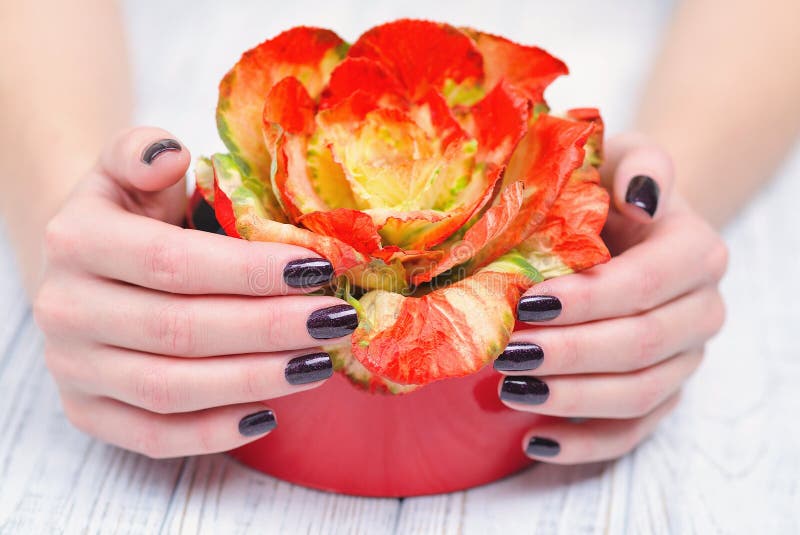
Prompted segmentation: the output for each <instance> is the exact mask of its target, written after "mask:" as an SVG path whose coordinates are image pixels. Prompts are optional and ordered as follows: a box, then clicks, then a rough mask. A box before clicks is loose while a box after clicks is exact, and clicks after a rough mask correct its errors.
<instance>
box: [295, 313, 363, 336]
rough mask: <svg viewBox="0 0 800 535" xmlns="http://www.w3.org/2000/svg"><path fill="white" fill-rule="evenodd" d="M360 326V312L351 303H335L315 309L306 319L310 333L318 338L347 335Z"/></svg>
mask: <svg viewBox="0 0 800 535" xmlns="http://www.w3.org/2000/svg"><path fill="white" fill-rule="evenodd" d="M356 327H358V313H357V312H356V309H355V308H353V307H351V306H350V305H334V306H332V307H328V308H322V309H320V310H315V311H314V312H312V313H311V315H310V316H309V317H308V321H306V328H307V329H308V334H310V335H311V337H312V338H316V339H317V340H327V339H328V338H339V337H340V336H346V335H348V334H350V333H352V332H353V331H355V330H356Z"/></svg>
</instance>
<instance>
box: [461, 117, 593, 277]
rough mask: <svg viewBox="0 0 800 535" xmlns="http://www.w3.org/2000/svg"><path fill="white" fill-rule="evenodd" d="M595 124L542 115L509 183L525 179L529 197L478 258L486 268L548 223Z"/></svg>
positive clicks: (522, 147) (520, 150)
mask: <svg viewBox="0 0 800 535" xmlns="http://www.w3.org/2000/svg"><path fill="white" fill-rule="evenodd" d="M593 129H594V125H593V124H591V123H585V122H577V121H571V120H569V119H561V118H558V117H553V116H551V115H540V116H539V117H538V119H537V120H536V121H535V122H534V123H533V125H531V127H530V129H529V130H528V133H527V134H526V135H525V137H524V138H522V141H520V143H519V145H518V146H517V149H516V150H515V151H514V154H513V155H512V157H511V161H510V162H509V166H508V170H507V171H506V176H505V183H506V184H508V183H510V182H513V181H516V180H522V181H523V183H524V184H525V198H524V200H523V203H522V207H521V208H520V211H519V213H518V214H517V216H516V217H515V219H514V220H513V221H512V222H511V223H510V224H509V225H508V227H507V228H506V229H505V230H504V231H503V233H502V234H501V235H500V236H498V237H497V238H495V239H494V240H492V241H491V242H490V243H489V244H487V245H486V247H484V248H483V249H482V250H481V251H480V252H479V253H478V254H477V255H476V257H475V260H474V264H475V266H481V265H485V264H486V263H488V262H490V261H491V260H492V259H494V258H497V257H498V256H500V255H502V254H504V253H505V252H506V251H508V250H510V249H512V248H513V247H514V246H516V245H517V244H518V243H520V242H521V241H522V240H524V239H525V238H527V237H528V236H529V235H530V234H531V233H532V232H533V231H534V230H536V228H537V227H538V226H539V225H540V224H541V223H542V221H544V218H545V216H546V215H547V212H549V211H550V208H551V207H552V206H553V203H554V202H555V201H556V199H557V198H558V196H559V195H560V193H561V189H562V188H563V187H564V184H566V182H567V180H568V179H569V177H570V175H572V172H573V171H575V170H576V169H577V168H578V167H580V166H581V164H582V162H583V159H584V145H585V144H586V140H587V139H588V137H589V135H590V134H591V132H592V130H593Z"/></svg>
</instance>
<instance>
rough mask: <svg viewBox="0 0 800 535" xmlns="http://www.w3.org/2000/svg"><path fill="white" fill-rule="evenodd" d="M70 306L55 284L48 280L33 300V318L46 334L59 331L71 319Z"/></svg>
mask: <svg viewBox="0 0 800 535" xmlns="http://www.w3.org/2000/svg"><path fill="white" fill-rule="evenodd" d="M69 315H70V312H69V304H68V303H67V300H66V299H65V298H64V297H63V295H62V293H61V292H60V291H59V290H57V289H56V285H55V283H53V282H52V280H50V279H46V280H45V281H44V282H43V283H42V285H41V287H40V288H39V291H38V292H37V294H36V297H35V298H34V300H33V317H34V320H35V321H36V323H37V325H39V328H41V329H42V331H44V333H45V334H50V333H52V332H54V331H57V330H58V327H59V326H60V325H62V324H63V323H64V322H65V321H66V320H67V318H68V317H69Z"/></svg>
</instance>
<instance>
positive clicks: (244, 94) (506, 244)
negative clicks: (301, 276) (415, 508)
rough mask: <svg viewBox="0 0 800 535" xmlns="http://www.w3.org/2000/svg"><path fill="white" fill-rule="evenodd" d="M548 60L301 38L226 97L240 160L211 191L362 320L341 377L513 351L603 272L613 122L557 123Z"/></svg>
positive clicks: (469, 33) (209, 178)
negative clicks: (318, 272)
mask: <svg viewBox="0 0 800 535" xmlns="http://www.w3.org/2000/svg"><path fill="white" fill-rule="evenodd" d="M566 73H567V67H566V65H565V64H564V63H563V62H561V61H560V60H558V59H556V58H554V57H553V56H551V55H550V54H548V53H547V52H545V51H543V50H541V49H540V48H536V47H530V46H522V45H518V44H516V43H513V42H511V41H509V40H507V39H504V38H502V37H498V36H494V35H490V34H487V33H482V32H478V31H476V30H472V29H459V28H455V27H452V26H449V25H447V24H440V23H434V22H427V21H419V20H400V21H396V22H391V23H388V24H384V25H381V26H377V27H375V28H372V29H370V30H368V31H367V32H366V33H364V34H363V35H362V36H361V37H360V38H359V39H358V40H357V41H356V42H355V43H354V44H353V45H352V46H350V45H348V44H347V43H346V42H344V41H343V40H342V39H341V38H339V37H338V36H337V35H336V34H334V33H333V32H331V31H329V30H324V29H318V28H307V27H298V28H293V29H291V30H288V31H286V32H284V33H282V34H280V35H278V36H277V37H275V38H273V39H270V40H268V41H266V42H264V43H262V44H260V45H258V46H257V47H255V48H253V49H252V50H249V51H248V52H246V53H245V54H244V55H243V56H242V58H241V59H240V60H239V62H238V63H237V64H236V65H235V66H234V67H233V69H231V70H230V72H228V74H227V75H226V76H225V78H224V79H223V80H222V82H221V84H220V94H219V104H218V107H217V125H218V127H219V132H220V136H221V137H222V140H223V141H224V143H225V145H226V146H227V148H228V150H229V151H230V152H229V153H228V154H216V155H214V156H212V157H211V158H203V159H201V160H200V161H199V163H198V166H197V170H196V174H197V188H198V192H199V194H201V195H202V196H203V197H204V198H205V199H206V201H207V202H208V203H209V204H210V205H211V206H213V208H214V212H215V215H216V217H217V220H218V221H219V223H220V225H221V226H222V227H223V228H224V230H225V232H226V233H227V234H228V235H230V236H234V237H240V238H244V239H248V240H258V241H276V242H283V243H289V244H294V245H299V246H302V247H306V248H308V249H311V250H313V251H316V252H317V253H318V254H320V255H322V256H324V257H326V258H327V259H328V260H329V261H330V262H331V263H332V264H333V266H334V268H335V270H336V274H337V277H336V279H335V281H334V283H333V285H332V287H331V288H330V289H329V291H330V292H332V293H334V294H336V295H339V296H340V297H342V298H344V299H346V300H347V301H348V302H350V303H351V304H352V305H353V306H354V307H355V308H356V309H357V310H358V313H359V322H360V323H359V327H358V328H357V329H356V331H355V333H354V334H353V336H352V337H351V340H350V341H349V342H348V343H347V344H346V345H343V346H339V347H333V348H328V349H329V351H330V352H331V354H332V356H333V357H334V361H335V363H336V367H337V369H339V370H341V371H343V372H344V373H345V374H346V375H347V376H348V377H350V378H351V379H352V380H353V381H354V382H356V383H358V384H361V385H363V386H365V387H367V388H369V389H370V390H373V391H389V392H394V393H400V392H407V391H410V390H413V389H415V388H418V387H419V386H421V385H425V384H428V383H431V382H433V381H437V380H440V379H445V378H449V377H459V376H463V375H466V374H470V373H473V372H475V371H477V370H479V369H480V368H481V367H483V366H484V365H486V364H487V363H489V362H491V361H492V360H493V359H494V358H495V357H497V355H498V354H499V353H500V352H502V350H503V349H504V347H505V345H506V343H507V342H508V339H509V336H510V334H511V331H512V329H513V327H514V322H515V319H514V309H515V306H516V302H517V300H518V299H519V297H520V295H521V294H522V293H523V292H525V291H526V290H527V289H528V288H530V287H531V286H533V285H534V284H536V283H538V282H541V281H542V280H545V279H547V278H551V277H556V276H560V275H565V274H568V273H572V272H575V271H578V270H581V269H586V268H589V267H591V266H593V265H595V264H598V263H601V262H605V261H606V260H608V258H609V254H608V250H607V249H606V247H605V245H604V244H603V241H602V240H601V239H600V230H601V229H602V226H603V224H604V222H605V218H606V214H607V210H608V195H607V193H606V191H605V190H604V189H603V188H602V187H601V186H600V185H599V174H598V172H597V166H598V165H599V164H600V162H601V160H602V121H601V119H600V116H599V114H598V113H597V110H594V109H589V108H585V109H579V110H572V111H570V112H567V113H566V114H563V115H560V116H559V115H555V114H551V113H550V111H549V108H548V106H547V105H546V103H545V101H544V98H543V93H544V90H545V88H546V87H547V86H548V85H549V84H550V83H551V82H552V81H553V80H554V79H555V78H557V77H558V76H561V75H563V74H566Z"/></svg>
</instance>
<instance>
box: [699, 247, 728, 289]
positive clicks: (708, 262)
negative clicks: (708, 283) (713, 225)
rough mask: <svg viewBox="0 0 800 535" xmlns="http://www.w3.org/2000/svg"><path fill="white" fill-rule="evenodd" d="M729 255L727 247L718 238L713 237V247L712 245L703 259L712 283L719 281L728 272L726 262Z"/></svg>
mask: <svg viewBox="0 0 800 535" xmlns="http://www.w3.org/2000/svg"><path fill="white" fill-rule="evenodd" d="M729 258H730V253H729V251H728V246H727V245H726V244H725V242H724V241H722V240H721V239H720V238H719V237H715V239H714V245H712V246H711V247H710V248H709V250H708V253H707V254H706V259H705V268H706V272H707V273H708V274H709V276H710V277H711V280H713V281H719V280H721V279H722V277H723V276H724V275H725V272H726V271H727V270H728V261H729Z"/></svg>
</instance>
